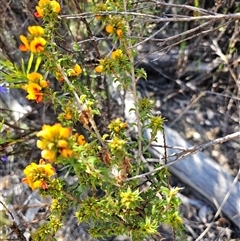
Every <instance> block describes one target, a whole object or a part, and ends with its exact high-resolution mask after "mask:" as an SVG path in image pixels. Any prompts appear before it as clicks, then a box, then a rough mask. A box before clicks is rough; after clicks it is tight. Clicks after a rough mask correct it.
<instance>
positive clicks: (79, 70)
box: [68, 64, 82, 76]
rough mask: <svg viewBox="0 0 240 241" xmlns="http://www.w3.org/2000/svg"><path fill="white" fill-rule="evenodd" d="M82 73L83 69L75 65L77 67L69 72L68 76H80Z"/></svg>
mask: <svg viewBox="0 0 240 241" xmlns="http://www.w3.org/2000/svg"><path fill="white" fill-rule="evenodd" d="M81 73H82V68H81V67H80V65H78V64H75V66H74V67H73V68H72V69H69V70H68V74H69V75H70V76H78V75H80V74H81Z"/></svg>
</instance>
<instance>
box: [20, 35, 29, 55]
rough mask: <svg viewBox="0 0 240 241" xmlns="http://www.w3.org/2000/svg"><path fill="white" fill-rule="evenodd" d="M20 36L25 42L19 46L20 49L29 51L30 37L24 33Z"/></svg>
mask: <svg viewBox="0 0 240 241" xmlns="http://www.w3.org/2000/svg"><path fill="white" fill-rule="evenodd" d="M19 38H20V40H21V42H22V43H23V44H21V45H20V46H19V49H20V50H21V51H23V52H26V51H28V50H29V48H30V46H29V42H28V39H27V38H26V37H25V36H24V35H20V37H19Z"/></svg>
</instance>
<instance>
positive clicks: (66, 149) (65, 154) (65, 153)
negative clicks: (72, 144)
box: [60, 148, 73, 158]
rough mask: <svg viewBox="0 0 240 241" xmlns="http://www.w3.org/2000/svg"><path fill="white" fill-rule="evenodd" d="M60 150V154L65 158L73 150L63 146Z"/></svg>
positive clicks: (70, 154)
mask: <svg viewBox="0 0 240 241" xmlns="http://www.w3.org/2000/svg"><path fill="white" fill-rule="evenodd" d="M60 152H61V155H62V156H63V157H66V158H68V157H71V156H72V154H73V151H72V150H71V149H69V148H63V149H62V150H61V151H60Z"/></svg>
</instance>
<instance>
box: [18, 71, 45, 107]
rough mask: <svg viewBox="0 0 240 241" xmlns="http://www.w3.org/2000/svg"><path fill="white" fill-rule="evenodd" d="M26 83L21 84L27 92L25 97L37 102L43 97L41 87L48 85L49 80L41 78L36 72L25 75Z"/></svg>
mask: <svg viewBox="0 0 240 241" xmlns="http://www.w3.org/2000/svg"><path fill="white" fill-rule="evenodd" d="M27 78H28V80H29V81H28V84H26V85H24V86H22V88H23V89H24V90H26V91H27V92H28V95H27V99H29V100H36V102H37V103H39V102H41V101H42V99H43V92H42V91H43V89H44V88H46V87H48V86H49V82H48V81H46V80H44V79H43V76H42V75H41V74H39V73H37V72H33V73H30V74H28V75H27Z"/></svg>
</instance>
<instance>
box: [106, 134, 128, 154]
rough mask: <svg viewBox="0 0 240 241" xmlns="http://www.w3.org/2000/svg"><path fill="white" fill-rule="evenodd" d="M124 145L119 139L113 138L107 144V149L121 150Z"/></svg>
mask: <svg viewBox="0 0 240 241" xmlns="http://www.w3.org/2000/svg"><path fill="white" fill-rule="evenodd" d="M124 144H125V141H124V140H121V139H119V138H118V137H116V136H114V137H113V139H112V140H111V141H110V143H109V148H110V149H111V150H112V151H114V150H121V149H122V148H123V146H124Z"/></svg>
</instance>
